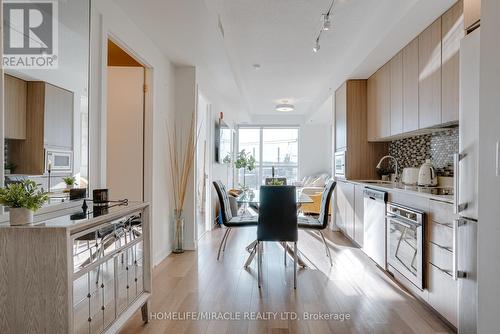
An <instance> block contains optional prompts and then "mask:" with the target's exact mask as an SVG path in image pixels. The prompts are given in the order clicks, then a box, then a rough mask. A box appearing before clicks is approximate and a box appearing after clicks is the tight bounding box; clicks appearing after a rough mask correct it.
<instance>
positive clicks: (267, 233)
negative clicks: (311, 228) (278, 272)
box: [256, 186, 298, 289]
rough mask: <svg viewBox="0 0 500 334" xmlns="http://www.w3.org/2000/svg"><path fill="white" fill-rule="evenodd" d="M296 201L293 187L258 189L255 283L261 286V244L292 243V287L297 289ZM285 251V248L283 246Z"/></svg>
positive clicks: (265, 187)
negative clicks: (271, 242)
mask: <svg viewBox="0 0 500 334" xmlns="http://www.w3.org/2000/svg"><path fill="white" fill-rule="evenodd" d="M297 239H298V230H297V201H296V191H295V187H294V186H262V187H260V208H259V224H258V225H257V246H256V247H257V281H258V284H259V288H260V286H261V272H262V242H264V241H278V242H293V251H294V256H293V257H294V261H293V287H294V289H295V288H297ZM285 251H286V246H285Z"/></svg>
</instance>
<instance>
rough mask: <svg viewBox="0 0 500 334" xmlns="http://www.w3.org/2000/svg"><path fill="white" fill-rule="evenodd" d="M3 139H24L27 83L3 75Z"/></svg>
mask: <svg viewBox="0 0 500 334" xmlns="http://www.w3.org/2000/svg"><path fill="white" fill-rule="evenodd" d="M4 78H5V102H4V103H5V106H4V110H5V138H6V139H26V96H27V90H28V83H27V82H26V81H24V80H21V79H18V78H15V77H12V76H10V75H5V76H4Z"/></svg>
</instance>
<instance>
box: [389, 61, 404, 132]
mask: <svg viewBox="0 0 500 334" xmlns="http://www.w3.org/2000/svg"><path fill="white" fill-rule="evenodd" d="M389 66H390V69H391V79H390V80H391V108H390V110H391V136H395V135H399V134H401V133H403V53H402V51H401V52H399V53H398V54H397V55H396V56H394V58H392V59H391V61H390V62H389Z"/></svg>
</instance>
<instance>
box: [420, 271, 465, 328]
mask: <svg viewBox="0 0 500 334" xmlns="http://www.w3.org/2000/svg"><path fill="white" fill-rule="evenodd" d="M427 269H428V291H429V304H430V305H431V306H432V307H433V308H434V309H435V310H436V311H438V312H439V313H440V314H441V315H442V316H443V317H445V318H446V319H447V320H448V321H449V322H450V323H451V324H452V325H454V326H457V316H458V305H457V298H458V286H457V281H454V280H453V279H452V278H451V276H450V275H448V274H447V273H445V272H443V271H442V270H440V269H439V268H438V267H436V266H434V265H432V264H431V263H429V264H428V267H427Z"/></svg>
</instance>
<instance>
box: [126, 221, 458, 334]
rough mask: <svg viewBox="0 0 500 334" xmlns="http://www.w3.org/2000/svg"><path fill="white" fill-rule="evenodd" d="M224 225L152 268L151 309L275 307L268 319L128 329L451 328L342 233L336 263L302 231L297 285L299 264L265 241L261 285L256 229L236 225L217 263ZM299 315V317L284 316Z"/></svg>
mask: <svg viewBox="0 0 500 334" xmlns="http://www.w3.org/2000/svg"><path fill="white" fill-rule="evenodd" d="M223 233H224V230H222V229H217V230H215V231H212V232H208V233H206V234H205V235H204V236H203V237H202V239H200V240H199V244H198V251H197V252H186V253H184V254H180V255H174V254H172V255H170V256H168V257H167V258H166V259H165V260H164V261H163V262H162V263H160V264H159V265H158V266H157V267H156V268H155V270H154V277H153V297H152V301H151V309H150V312H162V313H164V314H167V313H168V312H233V313H232V314H233V315H234V314H235V312H239V313H240V314H241V315H243V314H244V313H245V312H246V313H248V312H261V314H263V313H264V312H277V315H278V317H277V318H276V319H274V318H271V319H269V320H248V319H240V320H227V321H225V320H218V319H204V320H198V321H188V320H154V319H152V320H150V322H149V324H147V325H144V324H143V323H142V321H141V316H140V314H139V312H138V313H137V314H135V315H134V317H133V318H132V319H131V320H130V321H129V322H128V323H127V324H126V326H125V328H123V330H122V333H125V334H127V333H176V334H181V333H184V334H191V333H193V334H200V333H202V334H209V333H210V334H211V333H214V334H215V333H216V334H220V333H227V334H250V333H255V334H262V333H273V334H274V333H276V334H284V333H287V334H292V333H293V334H295V333H297V334H299V333H300V334H309V333H310V334H321V333H376V334H378V333H417V334H421V333H450V332H451V330H450V329H449V328H448V327H447V326H446V325H445V324H444V323H443V322H441V321H440V320H439V318H438V317H437V316H436V315H435V314H433V313H432V312H431V311H430V310H429V309H428V308H427V307H425V306H424V305H422V304H421V303H420V302H419V301H418V300H416V299H415V298H414V297H412V296H411V295H410V294H409V293H408V292H406V291H405V290H404V289H402V288H401V287H400V286H399V285H398V284H396V283H395V282H394V281H392V279H391V278H390V277H389V276H388V275H386V274H385V273H384V272H382V271H381V270H380V269H379V268H377V267H376V265H375V263H374V262H373V261H371V260H370V259H369V258H367V257H366V256H365V255H364V254H363V252H362V251H361V250H360V249H358V248H356V247H354V246H353V245H352V244H351V243H350V242H349V241H348V240H347V239H346V238H345V237H343V236H342V235H341V234H340V233H336V232H331V231H327V232H326V233H325V234H326V237H327V239H328V244H329V248H330V251H331V253H332V259H333V263H334V265H333V267H330V263H329V261H328V259H327V258H326V256H325V249H324V247H323V244H322V242H321V240H320V239H319V237H318V236H317V235H315V234H314V233H309V232H304V231H301V232H300V233H299V249H300V250H301V252H302V253H303V258H304V259H305V261H306V263H307V264H308V268H307V269H300V270H299V272H298V274H297V289H296V290H294V289H293V262H292V259H291V258H288V259H287V266H286V267H285V266H284V262H283V249H282V248H281V247H280V246H279V245H277V244H275V243H266V244H265V249H264V262H263V282H262V288H261V289H258V287H257V266H256V261H254V263H252V265H251V267H250V268H248V269H244V268H243V264H244V262H245V260H246V257H247V256H248V253H247V251H246V250H245V246H246V245H248V244H249V243H250V242H251V241H252V240H253V239H254V238H255V228H249V229H240V230H237V229H234V230H233V231H232V232H231V236H230V238H229V241H228V244H227V248H226V251H225V253H224V254H223V255H222V256H221V261H217V260H216V257H217V248H218V245H219V242H220V239H221V238H222V235H223ZM281 312H295V314H297V315H298V316H299V320H290V319H283V318H282V317H280V315H281V314H284V313H281ZM305 312H307V313H309V314H319V313H329V314H333V313H336V314H348V315H349V316H350V319H348V320H344V321H339V320H337V321H334V320H315V319H308V320H306V319H303V316H304V314H305Z"/></svg>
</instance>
